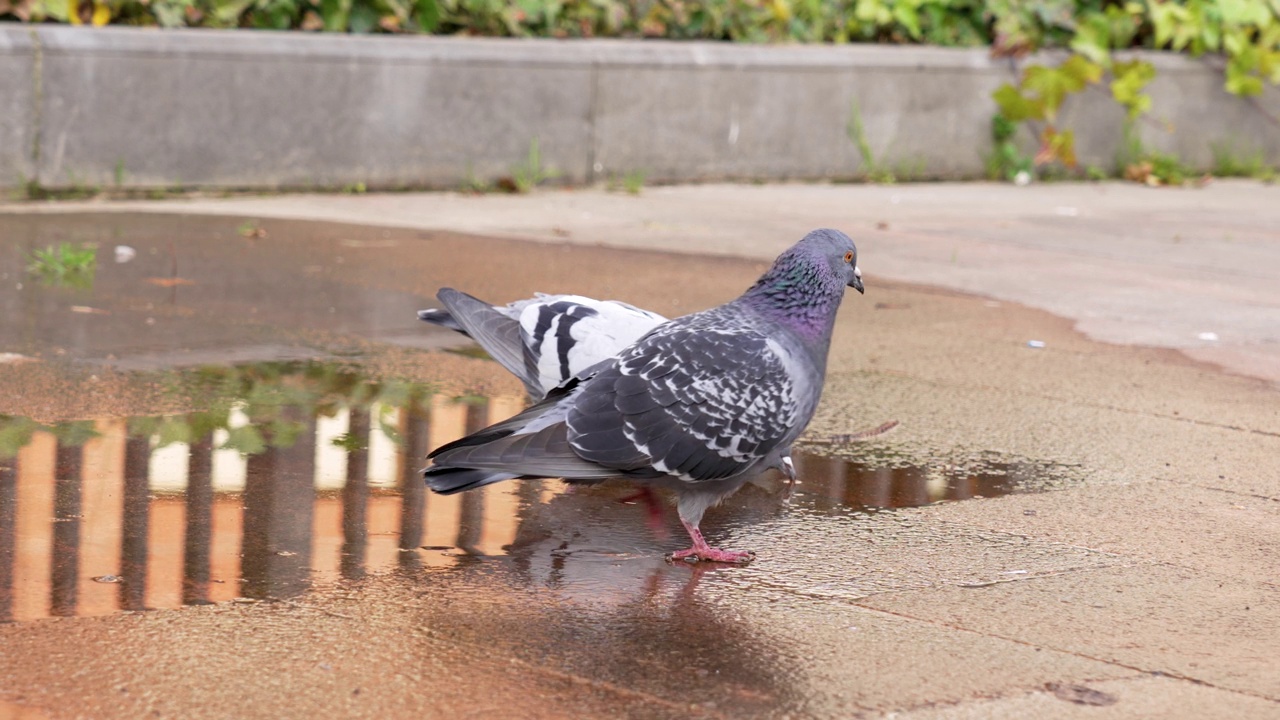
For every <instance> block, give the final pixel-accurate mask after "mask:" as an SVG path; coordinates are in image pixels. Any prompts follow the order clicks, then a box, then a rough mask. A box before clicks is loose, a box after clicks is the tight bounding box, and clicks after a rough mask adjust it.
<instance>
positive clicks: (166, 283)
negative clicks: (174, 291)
mask: <svg viewBox="0 0 1280 720" xmlns="http://www.w3.org/2000/svg"><path fill="white" fill-rule="evenodd" d="M147 282H149V283H151V284H152V285H159V286H160V287H175V286H178V285H195V284H196V281H195V280H188V279H186V278H180V277H168V278H158V277H153V278H147Z"/></svg>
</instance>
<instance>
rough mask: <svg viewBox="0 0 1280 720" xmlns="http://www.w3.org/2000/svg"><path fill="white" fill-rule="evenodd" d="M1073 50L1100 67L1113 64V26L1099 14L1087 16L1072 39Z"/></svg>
mask: <svg viewBox="0 0 1280 720" xmlns="http://www.w3.org/2000/svg"><path fill="white" fill-rule="evenodd" d="M1071 49H1072V50H1074V51H1075V52H1077V53H1079V54H1080V55H1083V56H1084V57H1086V58H1089V59H1090V60H1092V61H1093V62H1095V63H1098V64H1099V65H1102V66H1106V65H1110V64H1111V24H1110V23H1109V22H1108V21H1107V18H1106V17H1105V16H1103V15H1100V14H1098V13H1093V14H1091V15H1089V16H1087V17H1086V18H1085V19H1084V20H1083V21H1082V22H1081V23H1080V25H1079V27H1077V28H1076V34H1075V37H1073V38H1071Z"/></svg>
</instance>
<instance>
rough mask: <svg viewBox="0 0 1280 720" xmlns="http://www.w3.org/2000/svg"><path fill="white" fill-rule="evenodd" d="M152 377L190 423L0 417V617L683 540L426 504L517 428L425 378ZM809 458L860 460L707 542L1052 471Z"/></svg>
mask: <svg viewBox="0 0 1280 720" xmlns="http://www.w3.org/2000/svg"><path fill="white" fill-rule="evenodd" d="M152 374H153V375H156V376H158V377H156V378H153V379H152V382H158V383H161V384H165V385H168V386H170V387H172V388H174V392H179V389H180V392H181V395H182V397H184V398H197V400H196V402H197V403H198V404H199V406H200V409H196V410H192V411H191V412H187V413H183V414H169V415H134V416H124V417H99V418H95V419H93V420H80V421H69V422H60V423H42V422H39V421H37V420H33V419H31V418H29V417H20V416H7V417H4V418H0V458H3V460H0V507H2V508H3V512H0V619H12V620H30V619H34V618H40V617H46V616H50V615H54V616H69V615H94V614H103V613H110V612H114V611H117V610H140V609H146V608H163V607H176V606H179V605H182V604H200V603H207V602H225V601H230V600H233V599H236V598H242V597H243V598H259V599H265V598H289V597H294V596H297V595H299V594H301V593H303V592H305V591H306V590H308V589H309V588H311V587H313V586H324V585H326V584H332V583H334V582H336V581H338V580H341V579H347V580H350V579H358V578H361V577H363V576H364V575H365V574H367V573H379V572H387V571H390V570H394V569H396V568H409V569H413V568H421V567H442V566H452V565H456V564H457V563H458V562H461V561H463V560H464V559H466V558H468V557H471V558H475V557H500V556H504V555H509V554H521V553H522V552H523V553H525V554H526V555H530V556H532V555H541V556H545V558H546V559H549V560H554V559H555V558H560V559H561V560H563V559H564V558H566V557H569V556H571V555H573V556H576V557H577V558H579V559H584V558H586V559H590V558H592V557H596V558H608V559H616V558H619V557H628V556H643V555H650V556H657V555H660V554H661V553H662V552H663V551H664V550H665V551H669V550H672V549H678V547H679V546H680V543H681V542H683V535H682V532H681V530H680V529H679V525H678V524H677V523H676V522H675V521H674V518H673V517H672V516H673V515H674V513H671V512H670V511H668V512H667V513H666V515H667V517H666V518H665V522H664V523H663V524H662V525H661V526H660V527H658V528H650V527H649V526H648V525H647V524H646V520H645V519H646V512H645V511H644V510H643V509H642V508H640V507H635V508H632V507H628V506H626V505H623V504H621V503H619V500H620V499H621V498H622V497H623V495H625V494H626V488H625V487H623V486H622V484H619V485H618V486H617V487H612V486H609V487H604V488H598V489H578V490H576V491H575V492H571V493H568V494H566V493H565V487H564V486H563V484H562V483H560V482H558V481H552V480H548V481H541V482H535V481H524V482H510V483H503V484H499V485H495V486H491V487H488V488H485V489H483V490H482V491H479V492H471V493H464V494H461V495H458V496H450V497H442V496H431V495H430V493H428V492H426V491H425V490H424V488H423V483H422V480H421V477H420V475H419V469H420V467H421V466H422V465H423V464H424V460H423V458H424V457H425V455H426V453H427V451H428V449H429V448H431V447H434V446H436V445H439V444H442V443H444V442H448V441H449V440H451V439H454V438H456V437H460V436H461V435H463V434H465V433H467V432H470V431H473V430H475V429H478V428H480V427H483V426H484V425H486V424H489V423H492V422H497V421H499V420H501V419H504V418H505V417H508V416H510V415H512V414H514V413H516V412H518V411H519V410H520V409H521V408H522V407H523V403H522V399H521V398H519V397H518V396H496V397H475V396H471V397H461V398H455V397H448V396H444V395H441V394H438V393H434V392H433V389H432V387H431V386H429V385H426V384H423V383H415V382H408V381H387V380H377V381H375V380H372V379H370V378H368V377H365V376H364V375H362V374H361V371H360V369H359V365H358V364H353V363H351V362H349V361H344V362H341V363H337V362H299V361H293V362H271V363H258V364H250V365H240V366H230V367H225V366H208V367H196V368H190V369H187V370H183V371H169V372H164V373H152ZM825 449H826V450H827V451H828V452H830V451H831V450H832V449H838V450H841V451H843V452H845V453H846V454H850V455H851V456H853V457H854V458H855V459H852V460H851V459H840V458H836V457H830V456H824V455H819V454H816V453H814V452H798V453H797V455H796V461H797V467H798V471H799V474H800V477H801V482H800V483H799V484H798V486H797V487H796V492H795V494H794V496H791V497H789V498H788V497H787V494H786V492H785V491H784V487H783V485H784V484H783V482H781V481H780V480H779V479H776V478H765V479H763V480H761V481H760V482H759V483H757V485H756V486H753V487H749V488H748V489H747V490H745V491H744V492H743V493H742V494H741V495H740V496H739V497H737V498H734V499H732V500H731V501H730V502H729V503H728V504H727V506H726V509H724V510H719V511H713V512H712V513H711V514H710V515H709V517H708V520H707V523H706V528H707V530H708V533H709V534H710V535H711V536H712V537H713V538H714V537H715V536H716V535H717V534H719V532H718V529H717V526H719V525H721V524H728V525H731V526H732V525H739V524H743V523H745V522H748V521H750V522H751V523H759V522H761V521H762V520H764V519H768V518H774V519H785V516H788V515H794V516H798V515H805V516H815V515H828V516H833V515H839V514H842V513H846V512H848V511H851V510H852V511H858V512H877V511H881V510H890V509H893V508H902V507H915V506H920V505H926V504H930V503H934V502H943V501H955V500H965V499H969V498H974V497H992V496H996V495H1002V494H1006V493H1009V492H1017V491H1028V490H1035V489H1038V488H1039V487H1041V486H1042V485H1043V484H1044V482H1046V480H1048V479H1052V478H1053V477H1055V474H1056V475H1061V474H1062V469H1060V468H1056V467H1053V466H1046V465H1041V464H1035V463H1028V462H1011V461H1007V460H1005V461H993V460H992V459H990V458H971V459H969V460H968V461H967V462H965V463H962V464H937V465H920V464H914V465H913V464H904V462H903V461H902V460H901V459H898V460H886V459H884V458H876V457H875V454H876V453H875V446H872V445H870V444H867V445H865V447H863V448H859V447H856V446H848V447H841V448H825ZM859 451H863V454H866V455H868V457H866V458H865V459H857V456H858V453H859ZM566 518H567V520H566ZM562 523H564V524H566V525H572V527H571V528H569V527H567V526H566V527H565V528H563V530H562V529H559V528H558V527H557V526H558V525H560V524H562Z"/></svg>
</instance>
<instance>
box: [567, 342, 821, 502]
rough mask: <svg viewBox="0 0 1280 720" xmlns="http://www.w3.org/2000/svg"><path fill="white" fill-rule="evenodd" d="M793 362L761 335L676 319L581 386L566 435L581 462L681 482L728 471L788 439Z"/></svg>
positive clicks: (795, 410) (793, 405) (795, 408)
mask: <svg viewBox="0 0 1280 720" xmlns="http://www.w3.org/2000/svg"><path fill="white" fill-rule="evenodd" d="M793 367H794V363H793V362H792V361H791V360H790V356H789V354H788V353H787V352H786V351H785V350H783V349H782V347H781V346H780V345H779V344H778V343H777V342H775V341H773V340H771V339H770V338H768V337H767V336H765V335H764V334H763V333H760V332H758V331H756V330H753V329H749V328H727V327H716V323H714V322H692V323H682V322H679V321H678V322H675V323H671V324H669V325H665V326H663V327H662V328H660V329H659V330H656V331H654V332H653V333H652V334H650V335H649V336H647V337H645V338H644V339H643V340H641V341H640V342H639V343H637V344H636V345H634V346H632V347H631V348H630V349H629V350H628V351H627V352H626V353H624V354H623V355H622V356H621V357H620V358H619V360H618V362H616V363H614V364H612V365H610V366H609V367H607V368H605V369H603V370H602V371H601V372H600V374H599V375H598V376H597V377H596V378H595V379H594V380H593V381H592V382H590V383H587V384H586V385H584V386H582V388H581V392H580V394H579V395H578V397H576V398H575V401H574V404H573V407H572V408H571V409H570V410H569V414H568V417H567V424H568V427H569V433H568V440H569V444H570V445H571V446H572V447H573V450H574V452H576V453H577V454H578V456H579V457H581V458H583V459H584V460H589V461H591V462H594V463H597V464H599V465H603V466H606V467H613V468H617V469H619V470H621V471H624V472H628V473H634V474H639V473H644V472H645V471H650V472H651V471H652V470H657V471H659V472H662V473H667V474H670V475H674V476H676V477H680V478H682V479H684V480H686V481H692V482H696V481H703V480H716V479H721V478H728V477H732V476H734V475H737V474H739V473H742V472H744V471H746V470H748V469H749V468H750V467H751V466H752V465H754V464H755V463H756V462H758V461H759V460H760V459H761V458H763V457H764V456H766V455H767V454H768V453H769V452H770V451H772V450H774V449H775V448H777V447H779V446H780V445H781V444H782V443H783V442H784V441H788V442H789V441H790V440H792V439H794V435H795V434H796V432H798V430H799V428H797V427H796V425H797V423H799V422H803V421H807V419H808V418H807V417H806V418H803V419H802V418H801V415H802V411H801V409H800V408H799V404H798V403H797V401H796V393H795V389H796V386H797V381H796V378H794V377H793V376H792V374H793V371H792V368H793Z"/></svg>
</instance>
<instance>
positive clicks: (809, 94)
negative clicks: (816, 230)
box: [0, 24, 1280, 189]
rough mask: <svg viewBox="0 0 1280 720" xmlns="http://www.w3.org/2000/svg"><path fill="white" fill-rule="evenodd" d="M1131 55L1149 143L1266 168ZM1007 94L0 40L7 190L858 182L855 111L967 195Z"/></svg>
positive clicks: (609, 46) (1076, 122)
mask: <svg viewBox="0 0 1280 720" xmlns="http://www.w3.org/2000/svg"><path fill="white" fill-rule="evenodd" d="M1143 56H1144V57H1149V58H1151V59H1153V61H1154V62H1156V64H1157V66H1158V67H1159V68H1160V73H1159V76H1158V78H1157V80H1156V81H1155V82H1154V83H1153V84H1152V94H1153V97H1154V100H1155V103H1154V104H1155V108H1154V111H1153V113H1152V118H1153V119H1154V122H1152V123H1144V124H1141V125H1140V126H1139V131H1140V134H1141V136H1142V139H1143V141H1144V143H1146V144H1147V145H1148V146H1150V147H1152V148H1154V149H1159V150H1163V151H1167V152H1173V153H1176V154H1177V155H1179V156H1180V157H1182V158H1183V159H1185V160H1187V161H1189V162H1191V163H1193V164H1196V165H1199V166H1201V167H1207V166H1208V165H1209V164H1210V162H1211V159H1212V154H1211V150H1210V146H1211V144H1212V143H1215V142H1217V143H1224V144H1227V145H1230V146H1232V147H1233V148H1234V149H1235V151H1236V152H1237V153H1238V154H1240V155H1241V156H1253V155H1257V154H1259V153H1261V154H1262V155H1263V156H1264V157H1265V158H1266V159H1267V160H1268V161H1269V162H1271V163H1276V162H1277V161H1278V160H1280V131H1278V130H1277V128H1276V127H1275V126H1274V125H1272V124H1271V121H1270V120H1269V119H1268V118H1267V116H1266V115H1265V113H1263V112H1260V111H1259V110H1258V108H1257V107H1256V106H1255V104H1254V103H1252V102H1250V101H1247V100H1242V99H1240V98H1235V97H1232V96H1230V95H1228V94H1226V93H1225V91H1223V90H1222V87H1221V86H1222V80H1221V71H1220V70H1219V69H1217V68H1215V67H1213V66H1212V63H1210V62H1202V61H1198V60H1193V59H1189V58H1186V57H1182V56H1176V55H1170V54H1163V53H1143ZM1014 73H1015V68H1014V66H1013V65H1012V64H1011V63H1010V62H1009V61H1005V60H993V59H991V58H990V57H989V56H988V54H987V52H986V50H985V49H947V48H936V47H917V46H868V45H851V46H760V45H740V44H729V43H709V42H665V41H638V40H573V41H561V40H508V39H492V38H486V39H474V38H448V37H408V36H396V37H359V36H350V35H330V34H325V35H319V34H309V33H299V32H292V33H288V32H286V33H276V32H263V31H230V30H220V31H210V30H174V31H158V30H144V29H135V28H117V27H111V28H97V29H88V28H73V27H66V26H24V25H7V24H6V25H3V26H0V186H10V187H14V186H19V185H21V184H23V183H25V182H27V181H30V180H35V181H38V182H39V183H40V184H41V185H43V186H45V187H51V188H72V187H77V186H86V187H112V186H117V185H118V186H121V187H148V188H150V187H173V186H186V187H190V186H206V187H235V188H264V189H307V188H340V187H343V186H349V185H353V184H356V183H364V184H365V186H366V187H368V188H398V187H414V188H441V187H456V186H458V185H459V184H463V183H467V182H469V181H471V180H477V181H489V180H492V179H495V178H498V177H502V176H510V175H512V174H513V173H514V172H515V169H516V168H517V167H518V166H519V165H520V164H521V163H522V162H524V161H525V160H526V158H527V156H528V154H529V151H530V146H531V143H532V142H533V141H534V140H535V139H536V140H537V141H538V143H539V147H540V150H541V154H542V165H543V167H544V168H547V169H552V170H554V171H555V174H556V177H557V178H558V180H560V181H563V182H569V183H575V184H580V183H591V182H597V181H602V180H609V179H611V178H621V177H623V176H625V175H628V174H633V173H642V174H643V175H644V176H645V177H646V179H647V180H648V181H660V182H688V181H706V180H723V179H729V180H782V179H852V178H856V177H859V176H861V175H863V174H864V173H865V172H866V171H867V169H868V168H867V163H866V162H865V160H864V158H862V157H861V155H860V153H859V151H858V148H857V147H856V145H855V144H854V142H853V141H851V140H850V137H849V132H848V127H849V124H850V120H851V119H852V118H853V116H854V113H855V112H856V113H857V115H858V116H859V117H860V118H861V121H862V125H863V127H864V128H865V134H866V139H867V141H868V144H869V145H870V148H871V152H872V156H873V158H874V159H875V162H876V163H877V164H878V165H880V166H882V167H884V168H887V169H889V170H891V171H893V172H894V173H895V174H897V175H898V176H900V177H904V178H912V177H920V178H967V177H978V176H981V175H982V173H983V168H984V165H983V158H984V155H985V154H986V153H988V152H989V151H990V148H991V139H990V121H991V116H992V113H993V112H994V109H995V108H994V104H993V102H992V101H991V98H990V96H991V92H992V91H993V90H995V89H996V88H997V87H998V86H999V85H1000V84H1001V83H1003V82H1006V81H1008V80H1009V79H1011V78H1012V77H1014ZM1278 97H1280V94H1278V93H1276V92H1274V91H1271V92H1270V93H1269V94H1268V95H1267V96H1265V97H1264V98H1263V99H1262V100H1261V101H1260V102H1261V104H1262V105H1263V106H1264V107H1267V108H1269V109H1271V110H1272V111H1273V112H1274V111H1275V110H1276V109H1278V108H1280V101H1278ZM1123 120H1124V118H1123V113H1122V111H1121V110H1120V108H1119V107H1118V106H1116V105H1115V103H1114V102H1112V101H1111V100H1110V98H1109V96H1108V94H1107V93H1106V91H1105V90H1103V91H1102V92H1088V93H1085V94H1084V95H1082V96H1081V97H1079V98H1074V99H1073V100H1072V102H1071V103H1070V104H1069V105H1068V106H1067V107H1066V108H1064V112H1063V122H1064V124H1065V125H1066V126H1069V127H1071V128H1073V129H1074V130H1075V132H1076V135H1077V138H1078V139H1077V143H1078V146H1079V154H1080V156H1081V158H1082V160H1083V161H1084V162H1087V163H1093V164H1099V165H1104V166H1109V165H1110V164H1111V163H1112V160H1113V158H1114V156H1115V154H1116V152H1117V150H1118V149H1119V148H1120V146H1121V137H1122V133H1121V128H1122V125H1123ZM1169 128H1172V131H1171V132H1170V131H1168V129H1169ZM1028 142H1030V138H1029V136H1028Z"/></svg>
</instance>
